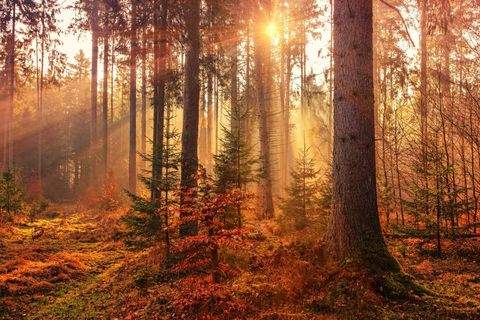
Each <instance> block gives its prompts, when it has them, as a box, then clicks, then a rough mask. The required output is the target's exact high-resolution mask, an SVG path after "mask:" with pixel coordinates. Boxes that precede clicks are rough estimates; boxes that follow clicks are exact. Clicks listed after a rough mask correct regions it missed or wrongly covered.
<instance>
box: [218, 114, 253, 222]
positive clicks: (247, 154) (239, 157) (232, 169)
mask: <svg viewBox="0 0 480 320" xmlns="http://www.w3.org/2000/svg"><path fill="white" fill-rule="evenodd" d="M229 116H230V123H231V124H232V125H231V126H230V128H227V127H222V130H223V138H222V139H221V148H220V152H219V153H218V154H216V155H214V156H213V159H214V161H215V163H214V172H215V192H217V193H219V194H225V193H227V192H231V191H232V190H236V191H237V192H241V191H242V190H245V189H246V187H247V184H248V183H250V182H254V181H255V180H256V173H255V170H254V165H255V164H256V163H257V161H256V159H255V158H254V157H253V156H252V150H251V148H250V147H249V146H248V145H247V142H246V139H245V132H244V131H243V130H242V126H241V125H240V124H241V123H242V122H244V121H245V118H246V117H247V113H242V112H241V111H240V108H238V107H237V108H234V109H233V110H230V113H229ZM231 209H233V211H235V213H234V214H233V218H234V219H233V220H234V221H233V223H231V224H236V225H237V226H238V227H241V226H242V213H241V208H240V207H236V208H231ZM230 211H232V210H230ZM230 211H229V212H227V213H226V215H228V214H229V213H230ZM226 218H227V217H225V219H224V220H225V221H226V220H227V219H226ZM229 220H231V219H229ZM229 222H230V221H229Z"/></svg>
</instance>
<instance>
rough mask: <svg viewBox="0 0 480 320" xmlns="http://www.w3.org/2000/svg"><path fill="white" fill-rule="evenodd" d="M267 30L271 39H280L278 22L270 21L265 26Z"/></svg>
mask: <svg viewBox="0 0 480 320" xmlns="http://www.w3.org/2000/svg"><path fill="white" fill-rule="evenodd" d="M265 32H266V34H267V36H268V37H269V38H270V39H271V40H276V39H278V27H277V24H276V23H275V21H270V22H269V23H268V24H267V26H266V28H265Z"/></svg>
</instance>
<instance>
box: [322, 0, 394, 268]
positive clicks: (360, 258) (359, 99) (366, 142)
mask: <svg viewBox="0 0 480 320" xmlns="http://www.w3.org/2000/svg"><path fill="white" fill-rule="evenodd" d="M334 23H335V27H334V61H335V66H334V70H335V71H334V72H335V82H334V106H335V114H334V126H335V128H334V160H333V181H334V189H333V216H332V221H331V224H330V227H329V232H328V242H327V246H328V248H329V252H330V254H331V255H332V257H333V258H335V259H337V260H340V261H343V260H345V259H351V260H353V261H355V262H356V263H358V264H360V265H362V266H365V267H367V268H369V269H373V268H375V269H376V270H381V271H399V270H400V267H399V265H398V263H397V262H396V260H395V259H394V258H393V257H392V256H391V255H390V253H389V252H388V249H387V247H386V245H385V242H384V239H383V236H382V232H381V227H380V221H379V216H378V209H377V194H376V174H375V141H374V140H375V124H374V121H375V120H374V117H375V115H374V94H373V49H372V33H373V25H372V0H359V1H348V0H336V1H335V7H334Z"/></svg>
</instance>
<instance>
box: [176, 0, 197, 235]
mask: <svg viewBox="0 0 480 320" xmlns="http://www.w3.org/2000/svg"><path fill="white" fill-rule="evenodd" d="M200 4H201V1H200V0H190V1H187V4H186V5H185V24H186V31H187V43H186V61H185V88H184V99H183V130H182V170H181V171H182V173H181V181H180V187H181V189H182V195H181V199H180V202H181V207H182V211H181V218H184V219H186V218H187V217H188V215H189V213H188V209H189V208H188V207H189V206H192V205H193V204H194V203H193V201H192V200H193V199H192V198H193V197H194V194H191V193H192V192H193V191H194V190H193V189H194V188H195V187H196V185H197V183H196V178H195V176H196V174H197V170H198V150H197V149H198V120H199V119H198V112H199V99H200V79H199V69H200ZM187 193H190V194H189V195H187ZM197 229H198V226H197V222H195V221H187V222H184V223H182V224H181V226H180V235H181V236H188V235H194V234H196V233H197V231H198V230H197Z"/></svg>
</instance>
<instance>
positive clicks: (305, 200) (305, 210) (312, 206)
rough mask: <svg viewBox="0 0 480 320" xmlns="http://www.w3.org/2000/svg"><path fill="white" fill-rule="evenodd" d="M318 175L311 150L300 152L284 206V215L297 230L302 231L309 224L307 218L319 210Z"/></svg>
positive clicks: (306, 149) (304, 149)
mask: <svg viewBox="0 0 480 320" xmlns="http://www.w3.org/2000/svg"><path fill="white" fill-rule="evenodd" d="M318 174H319V171H318V170H317V169H316V168H315V161H314V160H313V158H312V157H310V155H309V148H303V150H302V151H301V152H300V154H299V156H298V158H297V160H296V163H295V167H294V168H293V169H292V171H291V173H290V175H291V182H290V185H289V186H288V188H287V196H288V197H287V199H286V200H285V201H284V203H283V204H282V210H283V214H284V216H285V219H286V220H287V221H288V222H291V223H293V225H294V226H295V228H297V229H302V228H304V227H305V226H306V224H307V219H308V218H307V217H308V216H309V215H310V214H311V213H313V212H314V211H315V210H316V208H317V201H316V199H318V198H319V194H318Z"/></svg>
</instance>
